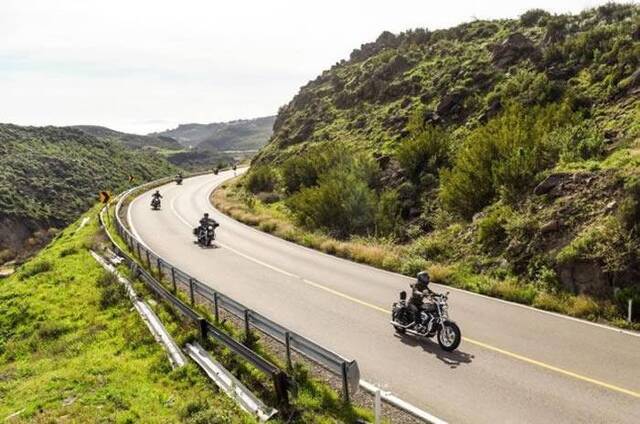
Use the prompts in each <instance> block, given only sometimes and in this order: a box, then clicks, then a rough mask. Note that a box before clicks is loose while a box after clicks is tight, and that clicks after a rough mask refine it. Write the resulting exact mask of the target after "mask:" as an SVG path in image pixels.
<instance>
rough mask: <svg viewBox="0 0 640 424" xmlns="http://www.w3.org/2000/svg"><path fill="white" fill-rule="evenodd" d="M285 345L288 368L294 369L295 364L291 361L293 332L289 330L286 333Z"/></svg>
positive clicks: (289, 369)
mask: <svg viewBox="0 0 640 424" xmlns="http://www.w3.org/2000/svg"><path fill="white" fill-rule="evenodd" d="M284 345H285V348H286V351H287V370H288V371H291V370H292V369H293V364H292V363H291V334H290V333H289V332H288V331H287V332H285V333H284Z"/></svg>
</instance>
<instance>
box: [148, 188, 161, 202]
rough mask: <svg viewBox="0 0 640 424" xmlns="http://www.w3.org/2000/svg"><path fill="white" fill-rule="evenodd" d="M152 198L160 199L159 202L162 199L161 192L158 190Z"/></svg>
mask: <svg viewBox="0 0 640 424" xmlns="http://www.w3.org/2000/svg"><path fill="white" fill-rule="evenodd" d="M151 197H153V198H154V199H158V200H160V199H162V194H160V190H156V192H155V193H153V194H152V195H151Z"/></svg>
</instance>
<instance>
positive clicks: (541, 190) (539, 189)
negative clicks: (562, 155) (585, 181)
mask: <svg viewBox="0 0 640 424" xmlns="http://www.w3.org/2000/svg"><path fill="white" fill-rule="evenodd" d="M571 177H572V174H570V173H567V172H558V173H556V174H551V175H549V176H548V177H547V178H545V179H544V180H543V181H542V182H541V183H540V184H538V185H537V186H536V188H534V189H533V194H535V195H537V196H541V195H543V194H547V193H549V192H551V190H553V189H555V188H557V187H559V186H561V184H563V183H564V182H566V181H568V180H569V179H571Z"/></svg>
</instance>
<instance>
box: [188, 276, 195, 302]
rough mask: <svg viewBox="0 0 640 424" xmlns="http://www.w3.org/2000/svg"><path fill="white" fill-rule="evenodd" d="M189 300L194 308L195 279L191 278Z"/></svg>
mask: <svg viewBox="0 0 640 424" xmlns="http://www.w3.org/2000/svg"><path fill="white" fill-rule="evenodd" d="M189 299H190V300H191V306H193V305H194V304H195V303H196V299H195V297H194V295H193V278H189Z"/></svg>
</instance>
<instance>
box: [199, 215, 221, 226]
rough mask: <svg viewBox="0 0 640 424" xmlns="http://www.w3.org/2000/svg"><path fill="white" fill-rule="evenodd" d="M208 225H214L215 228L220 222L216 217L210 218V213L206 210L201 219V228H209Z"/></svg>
mask: <svg viewBox="0 0 640 424" xmlns="http://www.w3.org/2000/svg"><path fill="white" fill-rule="evenodd" d="M208 225H213V228H215V227H217V226H218V225H219V224H218V221H216V220H215V219H213V218H209V214H208V213H207V212H205V213H204V217H203V218H202V219H201V220H200V228H207V226H208Z"/></svg>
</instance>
